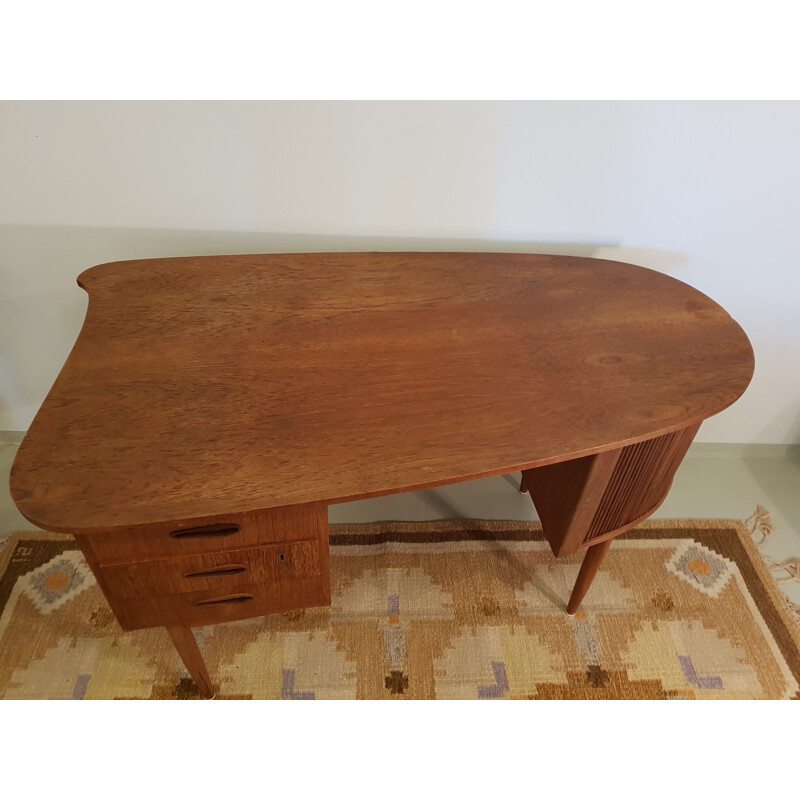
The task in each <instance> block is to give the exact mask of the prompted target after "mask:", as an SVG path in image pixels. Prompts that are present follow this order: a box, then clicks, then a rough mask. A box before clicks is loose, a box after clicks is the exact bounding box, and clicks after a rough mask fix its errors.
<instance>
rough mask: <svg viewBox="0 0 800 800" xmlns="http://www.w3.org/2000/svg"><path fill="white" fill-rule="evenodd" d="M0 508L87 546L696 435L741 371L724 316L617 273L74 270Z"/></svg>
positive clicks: (497, 263)
mask: <svg viewBox="0 0 800 800" xmlns="http://www.w3.org/2000/svg"><path fill="white" fill-rule="evenodd" d="M78 283H79V285H80V286H82V287H83V288H84V289H85V290H86V291H87V292H88V293H89V309H88V312H87V316H86V320H85V322H84V325H83V329H82V330H81V333H80V335H79V337H78V340H77V342H76V343H75V346H74V348H73V350H72V353H71V354H70V356H69V358H68V359H67V362H66V363H65V365H64V367H63V369H62V370H61V373H60V374H59V376H58V378H57V380H56V382H55V384H54V386H53V388H52V389H51V391H50V393H49V395H48V396H47V399H46V400H45V402H44V404H43V405H42V407H41V409H40V411H39V413H38V414H37V416H36V418H35V420H34V422H33V424H32V426H31V428H30V430H29V432H28V434H27V436H26V437H25V439H24V441H23V443H22V445H21V447H20V449H19V452H18V455H17V458H16V460H15V462H14V466H13V468H12V473H11V492H12V496H13V498H14V500H15V502H16V504H17V505H18V507H19V508H20V510H21V511H22V513H23V514H24V515H25V516H26V517H27V518H28V519H29V520H30V521H32V522H34V523H35V524H37V525H39V526H41V527H44V528H48V529H50V530H54V531H65V532H68V533H91V532H93V531H97V530H100V529H103V530H109V529H114V528H122V527H129V526H135V525H139V524H149V523H154V522H163V521H165V520H173V519H179V518H183V519H187V518H196V517H197V518H199V517H213V516H215V515H224V514H225V513H230V512H232V511H234V510H235V511H242V512H245V511H251V510H256V509H266V508H272V507H276V506H285V505H293V504H302V503H313V502H340V501H344V500H353V499H359V498H364V497H371V496H377V495H381V494H389V493H393V492H399V491H407V490H411V489H416V488H421V487H427V486H435V485H442V484H446V483H454V482H457V481H464V480H469V479H473V478H480V477H485V476H489V475H496V474H503V473H508V472H513V471H517V470H520V469H523V468H531V467H535V466H542V465H546V464H551V463H555V462H559V461H563V460H566V459H569V458H575V457H578V456H583V455H589V454H592V453H598V452H602V451H605V450H609V449H612V448H619V447H621V446H622V445H625V444H631V443H634V442H637V441H641V440H643V439H648V438H651V437H654V436H657V435H660V434H664V433H668V432H670V431H675V430H678V429H680V428H683V427H686V426H689V425H691V424H693V423H699V422H700V421H701V420H703V419H706V418H707V417H710V416H712V415H714V414H716V413H718V412H719V411H722V410H723V409H724V408H726V407H727V406H729V405H730V404H731V403H733V402H734V401H735V400H736V399H737V398H738V397H739V396H740V395H741V394H742V392H743V391H744V390H745V388H746V387H747V385H748V383H749V381H750V378H751V376H752V374H753V351H752V348H751V346H750V343H749V341H748V339H747V336H746V335H745V333H744V332H743V331H742V329H741V328H740V327H739V325H738V324H737V323H736V322H734V320H733V319H731V317H730V316H729V315H728V314H727V313H726V312H725V311H724V309H722V308H721V307H720V306H719V305H717V304H716V303H714V302H713V301H712V300H710V299H709V298H708V297H706V296H705V295H703V294H702V293H700V292H698V291H697V290H695V289H693V288H691V287H690V286H687V285H686V284H684V283H681V282H680V281H678V280H675V279H673V278H670V277H668V276H666V275H663V274H660V273H658V272H654V271H651V270H648V269H644V268H642V267H637V266H633V265H631V264H623V263H619V262H614V261H604V260H599V259H591V258H573V257H567V256H548V255H526V254H507V253H503V254H498V253H323V254H319V253H314V254H291V255H247V256H213V257H198V258H170V259H153V260H143V261H124V262H116V263H111V264H103V265H100V266H97V267H93V268H92V269H89V270H87V271H86V272H84V273H83V274H81V276H80V277H79V278H78Z"/></svg>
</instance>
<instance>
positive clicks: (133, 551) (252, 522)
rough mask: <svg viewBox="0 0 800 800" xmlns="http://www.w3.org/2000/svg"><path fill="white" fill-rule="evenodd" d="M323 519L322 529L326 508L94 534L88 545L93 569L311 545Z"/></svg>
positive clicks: (278, 510)
mask: <svg viewBox="0 0 800 800" xmlns="http://www.w3.org/2000/svg"><path fill="white" fill-rule="evenodd" d="M323 518H324V520H325V525H327V520H328V509H327V506H321V505H308V506H294V507H290V508H274V509H269V510H267V511H260V512H255V513H249V514H237V513H230V514H225V515H223V516H220V517H213V518H208V517H207V518H199V519H198V518H195V519H192V520H183V521H175V522H167V523H162V524H160V525H152V526H140V527H138V528H130V529H127V530H120V531H111V532H104V533H98V534H95V535H93V536H92V537H91V541H92V548H93V550H94V552H95V554H96V556H97V560H98V563H99V564H102V565H108V564H120V563H128V562H132V561H147V560H151V559H160V558H169V557H186V556H191V555H198V554H202V553H214V552H221V551H226V550H239V549H242V548H244V547H252V546H255V545H264V544H272V543H277V542H292V541H301V540H304V539H317V538H318V535H319V528H320V526H321V521H320V520H321V519H323ZM215 529H216V530H215ZM233 529H235V530H233ZM231 531H232V532H231Z"/></svg>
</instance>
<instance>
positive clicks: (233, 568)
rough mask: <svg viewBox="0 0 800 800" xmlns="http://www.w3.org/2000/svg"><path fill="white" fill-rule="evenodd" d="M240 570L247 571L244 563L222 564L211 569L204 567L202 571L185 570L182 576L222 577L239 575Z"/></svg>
mask: <svg viewBox="0 0 800 800" xmlns="http://www.w3.org/2000/svg"><path fill="white" fill-rule="evenodd" d="M242 572H247V567H245V566H244V564H223V565H222V566H221V567H212V568H211V569H204V570H203V571H202V572H187V573H186V574H185V575H184V576H183V577H184V578H218V577H223V578H224V577H225V576H226V575H239V574H240V573H242Z"/></svg>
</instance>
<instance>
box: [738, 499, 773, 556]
mask: <svg viewBox="0 0 800 800" xmlns="http://www.w3.org/2000/svg"><path fill="white" fill-rule="evenodd" d="M744 524H745V525H746V526H747V530H749V531H750V533H751V534H752V535H753V537H754V538H753V541H754V542H755V544H756V546H757V547H761V546H762V545H763V544H764V542H766V541H767V539H768V538H769V537H770V536H772V534H773V532H774V531H775V526H774V524H773V522H772V514H770V513H769V511H767V509H766V508H764V506H761V505H758V506H756V510H755V511H754V512H753V513H752V514H751V515H750V516H749V517H748V518H747V519H746V520H745V521H744ZM757 535H760V536H761V539H760V540H759V541H757V542H756V541H755V537H756V536H757Z"/></svg>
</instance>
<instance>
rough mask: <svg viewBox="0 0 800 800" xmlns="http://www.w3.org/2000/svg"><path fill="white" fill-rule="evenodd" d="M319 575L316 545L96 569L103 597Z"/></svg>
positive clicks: (297, 544)
mask: <svg viewBox="0 0 800 800" xmlns="http://www.w3.org/2000/svg"><path fill="white" fill-rule="evenodd" d="M319 571H320V567H319V543H318V541H316V540H314V541H309V542H291V543H286V544H278V545H267V546H262V547H251V548H246V549H243V550H223V551H219V552H215V553H205V554H203V555H196V556H184V557H180V558H168V559H161V560H157V561H140V562H137V563H133V564H113V565H109V566H103V567H100V572H101V574H102V576H103V578H104V579H105V582H106V585H107V586H108V590H109V592H110V593H111V594H113V595H114V596H115V597H122V598H136V597H147V596H150V595H156V596H158V595H168V594H180V593H183V592H198V591H202V590H212V591H220V592H227V591H233V590H234V589H236V588H237V587H239V586H244V585H247V584H252V583H274V582H275V581H286V580H295V579H297V578H305V577H313V576H316V575H319Z"/></svg>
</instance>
